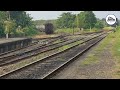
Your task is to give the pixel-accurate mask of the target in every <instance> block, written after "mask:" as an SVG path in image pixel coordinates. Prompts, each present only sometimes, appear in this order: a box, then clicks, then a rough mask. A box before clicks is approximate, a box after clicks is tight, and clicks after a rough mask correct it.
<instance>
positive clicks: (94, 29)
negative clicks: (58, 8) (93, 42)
mask: <svg viewBox="0 0 120 90" xmlns="http://www.w3.org/2000/svg"><path fill="white" fill-rule="evenodd" d="M98 30H99V29H97V28H93V29H91V30H90V29H84V30H80V29H79V28H74V31H73V28H65V29H57V30H55V33H57V34H62V33H66V34H73V33H86V32H96V31H98Z"/></svg>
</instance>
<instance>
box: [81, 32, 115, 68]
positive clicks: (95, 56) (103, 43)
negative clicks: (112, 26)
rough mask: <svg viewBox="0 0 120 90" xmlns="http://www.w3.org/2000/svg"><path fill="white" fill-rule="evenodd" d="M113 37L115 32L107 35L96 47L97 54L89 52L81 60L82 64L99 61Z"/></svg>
mask: <svg viewBox="0 0 120 90" xmlns="http://www.w3.org/2000/svg"><path fill="white" fill-rule="evenodd" d="M112 37H113V33H111V34H110V35H109V36H107V37H106V38H105V39H104V40H103V41H101V43H100V44H99V47H96V48H95V49H94V52H95V54H89V56H88V57H87V58H86V59H85V60H84V61H82V62H81V64H80V65H82V66H86V65H91V64H95V63H98V62H99V56H98V55H99V54H100V53H101V52H102V51H103V50H104V49H105V47H106V46H107V45H108V44H109V42H110V41H111V39H112Z"/></svg>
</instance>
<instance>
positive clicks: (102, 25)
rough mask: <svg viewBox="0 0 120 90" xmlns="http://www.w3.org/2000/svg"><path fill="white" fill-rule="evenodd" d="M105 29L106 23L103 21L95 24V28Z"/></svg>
mask: <svg viewBox="0 0 120 90" xmlns="http://www.w3.org/2000/svg"><path fill="white" fill-rule="evenodd" d="M103 27H104V23H103V21H102V20H100V19H97V23H96V24H95V28H98V29H101V28H103Z"/></svg>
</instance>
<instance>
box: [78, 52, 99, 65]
mask: <svg viewBox="0 0 120 90" xmlns="http://www.w3.org/2000/svg"><path fill="white" fill-rule="evenodd" d="M97 62H98V59H97V57H96V56H95V55H94V54H89V56H88V57H87V58H86V59H85V60H84V61H82V62H81V63H80V65H82V66H86V65H90V64H95V63H97Z"/></svg>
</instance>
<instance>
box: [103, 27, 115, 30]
mask: <svg viewBox="0 0 120 90" xmlns="http://www.w3.org/2000/svg"><path fill="white" fill-rule="evenodd" d="M103 29H104V30H111V29H114V27H104V28H103Z"/></svg>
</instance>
